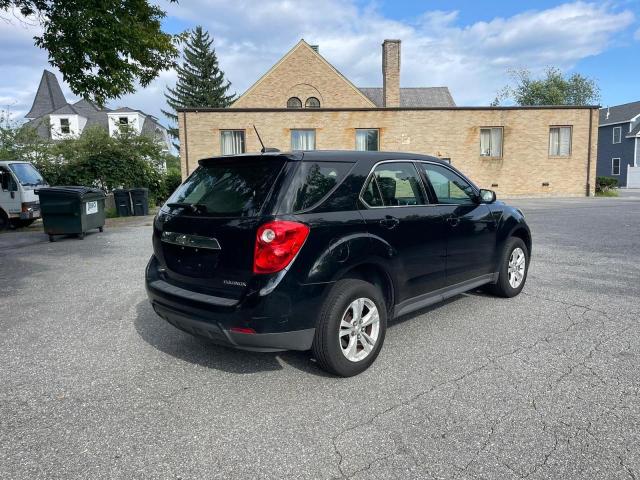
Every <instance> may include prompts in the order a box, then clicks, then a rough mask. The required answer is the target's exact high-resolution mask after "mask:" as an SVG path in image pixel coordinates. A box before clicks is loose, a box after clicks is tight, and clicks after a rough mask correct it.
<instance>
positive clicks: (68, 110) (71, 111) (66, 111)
mask: <svg viewBox="0 0 640 480" xmlns="http://www.w3.org/2000/svg"><path fill="white" fill-rule="evenodd" d="M49 115H80V113H79V112H78V110H76V109H75V108H73V105H69V104H67V105H64V106H62V107H60V108H56V109H55V110H54V111H53V112H50V113H49Z"/></svg>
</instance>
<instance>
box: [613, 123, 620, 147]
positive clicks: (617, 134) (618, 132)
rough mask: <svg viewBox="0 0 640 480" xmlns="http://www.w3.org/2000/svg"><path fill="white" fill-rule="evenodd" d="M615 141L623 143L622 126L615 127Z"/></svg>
mask: <svg viewBox="0 0 640 480" xmlns="http://www.w3.org/2000/svg"><path fill="white" fill-rule="evenodd" d="M613 143H622V127H613Z"/></svg>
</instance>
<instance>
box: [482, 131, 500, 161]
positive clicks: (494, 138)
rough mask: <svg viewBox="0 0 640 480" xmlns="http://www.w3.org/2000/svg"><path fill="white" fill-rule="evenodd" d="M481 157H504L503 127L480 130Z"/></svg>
mask: <svg viewBox="0 0 640 480" xmlns="http://www.w3.org/2000/svg"><path fill="white" fill-rule="evenodd" d="M480 155H481V156H482V157H502V127H488V128H481V129H480Z"/></svg>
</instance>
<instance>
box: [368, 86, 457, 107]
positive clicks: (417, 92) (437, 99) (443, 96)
mask: <svg viewBox="0 0 640 480" xmlns="http://www.w3.org/2000/svg"><path fill="white" fill-rule="evenodd" d="M358 90H360V91H361V92H362V93H364V94H365V96H366V97H367V98H368V99H369V100H371V101H372V102H373V103H374V104H375V105H376V106H377V107H383V106H384V101H383V97H382V88H359V89H358ZM455 106H456V104H455V102H454V101H453V97H452V96H451V92H449V88H447V87H417V88H400V107H405V108H414V107H455Z"/></svg>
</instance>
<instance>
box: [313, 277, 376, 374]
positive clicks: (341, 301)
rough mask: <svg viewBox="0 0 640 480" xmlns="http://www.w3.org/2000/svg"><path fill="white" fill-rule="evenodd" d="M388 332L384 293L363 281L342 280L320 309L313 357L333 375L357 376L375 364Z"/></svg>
mask: <svg viewBox="0 0 640 480" xmlns="http://www.w3.org/2000/svg"><path fill="white" fill-rule="evenodd" d="M386 330H387V314H386V306H385V302H384V299H383V298H382V294H381V292H380V290H379V289H378V288H377V287H375V286H374V285H372V284H370V283H368V282H365V281H363V280H357V279H345V280H340V281H338V282H336V284H335V285H334V286H333V287H332V288H331V291H330V292H329V294H328V295H327V298H326V299H325V301H324V303H323V305H322V308H321V309H320V315H319V318H318V323H317V325H316V333H315V338H314V340H313V346H312V351H313V355H314V356H315V358H316V360H317V361H318V364H319V365H320V367H321V368H322V369H324V370H326V371H328V372H330V373H333V374H335V375H339V376H341V377H351V376H353V375H357V374H359V373H361V372H363V371H364V370H366V369H367V368H369V366H370V365H371V364H372V363H373V362H374V361H375V359H376V357H377V356H378V354H379V353H380V349H381V348H382V344H383V343H384V336H385V333H386Z"/></svg>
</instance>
